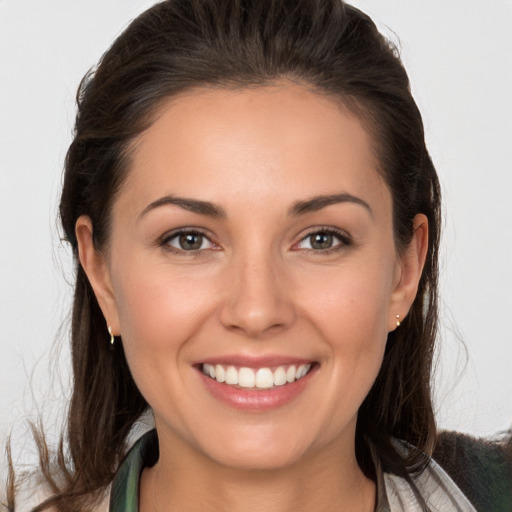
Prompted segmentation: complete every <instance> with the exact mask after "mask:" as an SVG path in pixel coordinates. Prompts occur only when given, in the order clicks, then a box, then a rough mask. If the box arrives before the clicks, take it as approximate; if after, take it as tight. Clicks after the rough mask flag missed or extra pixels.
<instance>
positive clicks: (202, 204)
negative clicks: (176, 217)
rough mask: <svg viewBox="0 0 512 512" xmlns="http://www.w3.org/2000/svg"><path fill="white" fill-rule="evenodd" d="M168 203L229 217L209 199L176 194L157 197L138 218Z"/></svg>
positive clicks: (209, 215) (190, 209)
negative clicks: (204, 199) (190, 197)
mask: <svg viewBox="0 0 512 512" xmlns="http://www.w3.org/2000/svg"><path fill="white" fill-rule="evenodd" d="M166 205H174V206H179V207H180V208H183V209H184V210H188V211H189V212H193V213H198V214H199V215H207V216H208V217H214V218H221V219H225V218H226V217H227V214H226V212H225V211H224V210H223V209H222V208H221V207H220V206H217V205H215V204H213V203H210V202H209V201H200V200H198V199H189V198H186V197H176V196H172V195H169V196H165V197H161V198H160V199H157V200H156V201H153V202H152V203H150V204H149V205H148V206H146V208H144V210H142V212H141V213H140V215H139V217H138V220H140V219H141V218H142V217H144V216H145V215H146V214H148V213H149V212H150V211H153V210H155V209H157V208H160V207H161V206H166Z"/></svg>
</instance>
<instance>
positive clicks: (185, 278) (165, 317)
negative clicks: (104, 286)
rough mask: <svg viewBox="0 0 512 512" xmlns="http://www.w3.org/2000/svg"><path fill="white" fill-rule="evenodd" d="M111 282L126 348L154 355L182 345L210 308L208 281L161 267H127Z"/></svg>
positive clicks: (210, 293) (211, 292) (172, 350)
mask: <svg viewBox="0 0 512 512" xmlns="http://www.w3.org/2000/svg"><path fill="white" fill-rule="evenodd" d="M118 277H119V278H118V279H116V280H115V281H114V289H115V295H116V301H117V305H118V311H119V318H120V324H121V335H122V337H123V341H124V344H125V346H126V350H127V351H128V352H130V351H132V352H135V351H136V352H137V353H138V354H139V355H141V354H142V353H147V355H151V354H152V355H153V356H154V357H158V354H159V353H161V352H167V353H168V352H176V351H178V350H181V349H182V347H183V346H185V344H186V341H187V340H188V339H189V338H191V337H192V336H193V335H194V333H195V332H196V330H197V329H198V328H199V327H200V326H201V323H202V322H201V320H202V318H203V317H204V315H205V314H207V312H208V311H210V310H211V309H212V308H214V304H213V301H212V297H214V296H215V294H214V293H213V290H211V289H210V288H211V286H209V285H208V280H204V279H203V280H200V279H197V278H191V276H190V274H189V273H188V272H182V273H179V272H173V273H172V274H171V273H170V272H169V271H168V269H167V270H166V268H165V266H154V267H151V266H148V265H143V266H142V268H140V269H137V266H136V265H134V266H131V268H130V271H129V272H120V274H119V276H118Z"/></svg>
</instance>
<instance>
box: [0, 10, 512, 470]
mask: <svg viewBox="0 0 512 512" xmlns="http://www.w3.org/2000/svg"><path fill="white" fill-rule="evenodd" d="M152 3H153V2H152V1H149V0H108V1H105V0H45V1H44V2H41V1H40V0H0V447H1V446H2V445H3V444H4V443H5V440H6V436H7V434H8V433H9V432H13V436H14V445H15V448H16V449H17V448H19V447H21V445H24V444H28V443H26V440H27V439H28V437H27V436H28V434H27V430H26V427H25V425H26V419H27V418H29V419H32V420H34V419H37V418H38V416H39V415H40V414H41V413H43V414H44V416H45V418H46V422H47V425H48V429H49V431H50V433H56V432H57V431H58V429H59V424H60V422H61V421H62V418H63V414H64V413H63V404H64V403H65V398H66V397H67V396H69V389H70V388H69V371H68V367H69V361H68V353H67V336H68V331H67V324H68V315H69V305H70V297H71V285H70V282H71V279H72V264H71V255H70V251H69V249H68V248H67V247H66V246H65V244H62V243H61V241H60V232H59V230H58V227H57V221H56V217H57V207H56V205H57V202H58V196H59V188H60V184H61V172H62V167H63V160H64V156H65V152H66V149H67V146H68V144H69V142H70V140H71V133H72V124H73V118H74V96H75V91H76V88H77V86H78V83H79V81H80V79H81V77H82V76H83V75H84V73H85V72H86V71H87V70H88V69H89V68H90V67H91V66H93V65H94V64H95V63H96V61H97V60H98V58H99V57H100V55H101V54H102V53H103V51H104V50H105V49H106V48H107V47H108V46H109V44H110V43H111V42H112V40H113V38H114V37H115V36H116V35H118V34H119V33H120V31H121V30H122V29H123V27H125V26H126V24H127V23H128V22H129V20H131V19H132V18H133V17H134V16H136V15H137V14H138V13H140V12H141V11H142V10H144V9H145V8H147V7H149V6H150V5H151V4H152ZM353 3H354V5H356V6H358V7H360V8H361V9H363V10H364V11H366V12H368V13H369V14H370V15H371V16H372V17H373V18H374V19H375V21H376V22H377V23H378V25H379V27H380V28H381V29H382V30H383V31H384V32H385V34H387V35H388V37H390V38H391V39H392V40H393V41H394V42H395V43H396V44H398V46H399V47H400V48H401V54H402V58H403V60H404V63H405V65H406V68H407V69H408V71H409V75H410V78H411V82H412V90H413V94H414V96H415V98H416V100H417V102H418V104H419V107H420V109H421V111H422V114H423V117H424V122H425V126H426V134H427V143H428V146H429V149H430V152H431V154H432V157H433V160H434V163H435V164H436V166H437V169H438V173H439V175H440V179H441V182H442V185H443V190H444V228H445V230H444V238H443V245H442V260H441V294H442V303H441V333H440V339H439V342H440V349H439V357H438V359H439V362H438V366H437V372H436V388H435V397H436V409H437V412H438V421H439V424H440V426H441V427H443V428H448V429H457V430H461V431H466V432H470V433H473V434H477V435H490V434H493V433H496V432H498V431H500V430H503V429H507V428H510V427H511V426H512V398H511V397H512V372H511V366H512V365H511V363H512V335H511V326H510V320H511V317H512V293H511V286H512V260H511V253H512V212H511V204H512V169H511V163H512V1H510V0H485V1H474V0H473V1H472V0H458V1H457V0H449V1H446V0H429V1H428V2H426V1H424V0H386V1H382V0H359V1H354V2H353ZM52 347H53V348H52ZM98 398H99V399H101V397H98ZM20 460H21V459H20ZM0 467H1V463H0Z"/></svg>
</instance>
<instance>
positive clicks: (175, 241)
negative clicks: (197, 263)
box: [162, 231, 215, 252]
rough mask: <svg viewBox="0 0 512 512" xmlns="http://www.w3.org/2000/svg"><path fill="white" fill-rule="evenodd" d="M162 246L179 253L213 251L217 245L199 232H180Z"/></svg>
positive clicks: (164, 241) (167, 239)
mask: <svg viewBox="0 0 512 512" xmlns="http://www.w3.org/2000/svg"><path fill="white" fill-rule="evenodd" d="M162 244H163V245H165V246H167V247H170V248H172V249H175V250H177V251H184V252H193V251H201V250H204V249H213V248H215V244H213V242H211V241H210V240H209V239H208V238H207V237H206V236H205V235H204V234H203V233H200V232H198V231H180V232H177V233H176V232H175V233H173V234H172V235H170V236H168V237H166V238H165V239H164V240H163V241H162Z"/></svg>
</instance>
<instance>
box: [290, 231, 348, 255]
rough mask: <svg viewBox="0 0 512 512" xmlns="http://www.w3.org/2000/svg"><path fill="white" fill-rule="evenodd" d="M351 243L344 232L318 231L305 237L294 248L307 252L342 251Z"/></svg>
mask: <svg viewBox="0 0 512 512" xmlns="http://www.w3.org/2000/svg"><path fill="white" fill-rule="evenodd" d="M350 243H351V240H350V236H349V235H347V234H346V233H344V232H338V231H334V230H326V229H320V230H318V231H315V232H313V233H310V234H309V235H307V236H305V237H304V238H303V239H302V240H301V241H300V242H299V243H298V244H297V246H296V248H297V249H306V250H309V251H318V252H321V251H329V250H330V249H333V250H334V249H342V248H343V247H346V246H349V245H350Z"/></svg>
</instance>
